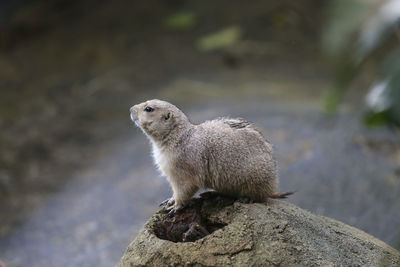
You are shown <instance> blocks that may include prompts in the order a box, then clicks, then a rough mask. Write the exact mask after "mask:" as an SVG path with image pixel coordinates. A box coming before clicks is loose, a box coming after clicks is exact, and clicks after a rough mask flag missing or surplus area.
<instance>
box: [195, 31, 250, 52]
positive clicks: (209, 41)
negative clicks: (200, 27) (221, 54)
mask: <svg viewBox="0 0 400 267" xmlns="http://www.w3.org/2000/svg"><path fill="white" fill-rule="evenodd" d="M241 36H242V29H241V28H240V27H239V26H231V27H228V28H225V29H223V30H221V31H218V32H215V33H212V34H209V35H206V36H204V37H202V38H201V39H199V40H198V41H197V48H198V49H199V50H200V51H212V50H217V49H222V48H226V47H229V46H232V45H234V44H236V43H237V42H238V41H239V40H240V38H241Z"/></svg>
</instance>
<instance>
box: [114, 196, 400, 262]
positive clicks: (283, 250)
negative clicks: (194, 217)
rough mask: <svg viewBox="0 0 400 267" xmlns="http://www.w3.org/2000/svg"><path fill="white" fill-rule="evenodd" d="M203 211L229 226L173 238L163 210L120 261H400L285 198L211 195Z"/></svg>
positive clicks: (398, 254) (356, 233) (396, 253)
mask: <svg viewBox="0 0 400 267" xmlns="http://www.w3.org/2000/svg"><path fill="white" fill-rule="evenodd" d="M222 201H224V200H222ZM201 212H202V214H203V215H204V216H206V219H207V220H208V221H209V222H212V223H216V224H226V226H225V227H223V228H221V229H218V230H216V231H214V232H213V233H211V234H210V235H207V236H206V237H204V238H202V239H199V240H197V241H195V242H185V243H182V242H178V243H174V242H171V241H168V240H162V239H160V238H158V237H157V236H156V235H155V233H154V226H155V223H156V222H157V221H160V220H162V218H163V217H164V216H165V214H164V213H163V212H162V211H160V212H158V213H156V214H155V215H154V216H153V217H152V218H151V219H150V220H149V221H148V222H147V223H146V225H145V226H144V228H143V229H142V230H141V232H140V233H139V234H138V236H137V237H136V239H135V240H134V241H133V242H132V243H131V244H130V245H129V247H128V249H127V251H126V252H125V254H124V255H123V257H122V258H121V260H120V262H119V263H118V266H119V267H123V266H226V265H233V266H400V252H399V251H398V250H396V249H394V248H392V247H390V246H389V245H387V244H386V243H384V242H382V241H380V240H378V239H376V238H374V237H372V236H371V235H369V234H367V233H365V232H363V231H361V230H358V229H356V228H354V227H351V226H349V225H346V224H344V223H341V222H339V221H336V220H333V219H330V218H327V217H323V216H317V215H314V214H312V213H310V212H308V211H305V210H303V209H300V208H298V207H296V206H294V205H292V204H290V203H287V202H285V201H277V200H271V201H270V202H269V203H268V204H260V203H255V204H243V203H240V202H235V203H233V205H227V204H225V205H222V206H221V205H218V204H215V205H214V204H213V203H210V200H207V201H204V203H203V205H202V208H201Z"/></svg>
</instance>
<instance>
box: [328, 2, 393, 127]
mask: <svg viewBox="0 0 400 267" xmlns="http://www.w3.org/2000/svg"><path fill="white" fill-rule="evenodd" d="M398 8H399V5H398V4H396V3H395V2H394V1H379V0H372V1H357V0H335V1H333V2H332V6H331V10H330V11H331V13H330V21H329V23H328V25H327V27H326V31H325V34H324V38H323V47H324V51H325V52H326V55H327V56H328V59H329V60H330V62H331V63H332V65H333V66H334V69H335V73H336V75H335V80H334V89H333V90H332V91H331V92H330V93H329V94H328V95H327V97H326V98H325V110H326V111H327V112H329V113H331V112H334V111H335V110H336V109H337V106H338V105H339V104H340V100H341V98H342V96H343V95H344V94H345V93H346V91H347V90H348V89H349V87H350V86H351V84H352V81H353V80H355V79H356V78H357V77H359V74H360V73H362V72H364V77H368V78H369V79H370V78H371V77H372V78H374V79H375V81H374V82H373V83H376V82H377V81H381V82H382V83H383V84H384V86H383V87H382V88H381V89H382V92H381V93H380V94H375V95H374V94H372V98H375V99H374V100H373V101H370V102H372V103H374V102H376V103H379V102H381V103H382V102H384V103H385V104H386V103H387V105H385V106H384V107H382V105H377V106H373V105H371V103H369V106H367V112H366V113H365V114H366V115H365V118H364V122H365V123H366V124H367V125H370V126H376V125H382V124H398V125H400V48H398V41H399V38H398V37H397V40H396V38H393V36H398V35H396V31H398V25H396V23H397V22H396V21H398V20H399V18H400V10H397V9H398ZM388 10H390V14H389V13H387V12H389V11H388ZM385 12H386V13H385ZM393 14H398V15H397V16H398V18H397V19H396V17H394V16H395V15H393ZM393 40H394V41H393ZM393 43H396V44H397V45H393ZM367 65H374V68H370V69H369V70H368V69H367V70H366V69H364V66H367ZM371 69H372V71H371ZM365 71H369V72H368V73H367V74H366V75H365ZM370 80H373V79H370ZM370 86H371V92H372V90H373V86H372V84H370ZM379 97H380V98H382V99H378V98H379ZM383 98H384V99H383ZM367 104H368V103H367Z"/></svg>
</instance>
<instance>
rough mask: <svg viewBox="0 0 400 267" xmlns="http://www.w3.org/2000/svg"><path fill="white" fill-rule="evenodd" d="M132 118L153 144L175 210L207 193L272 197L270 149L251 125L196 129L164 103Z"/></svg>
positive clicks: (138, 109) (239, 122)
mask: <svg viewBox="0 0 400 267" xmlns="http://www.w3.org/2000/svg"><path fill="white" fill-rule="evenodd" d="M146 107H151V108H153V109H154V111H151V112H146V111H145V108H146ZM131 118H132V120H133V121H134V122H135V123H136V125H137V126H139V127H140V128H141V129H142V130H143V132H144V133H145V134H146V135H147V137H148V138H149V139H150V141H151V142H152V145H153V156H154V160H155V162H156V164H157V166H158V167H159V169H160V170H161V172H162V173H163V174H164V175H165V176H166V177H167V179H168V181H169V183H170V184H171V186H172V190H173V196H172V200H174V201H175V207H174V208H180V207H182V206H184V205H185V204H186V203H187V202H188V201H189V200H190V199H191V197H192V196H193V195H194V194H195V193H196V191H197V190H198V189H204V188H210V189H214V190H215V191H217V192H220V193H223V194H227V195H231V196H235V197H248V198H250V199H252V200H254V201H256V202H264V201H266V200H267V198H268V197H273V194H274V192H275V190H276V188H277V181H278V179H277V170H276V162H275V160H274V159H273V157H272V145H271V144H270V143H269V142H268V141H267V140H266V139H265V138H264V137H263V135H262V134H261V133H260V131H259V130H257V129H256V128H255V127H254V126H253V125H252V124H251V123H249V122H247V121H245V120H243V119H240V118H238V119H232V118H218V119H215V120H211V121H206V122H204V123H202V124H199V125H194V124H192V123H190V122H189V120H188V118H187V117H186V116H185V114H184V113H183V112H182V111H180V110H179V109H178V108H177V107H175V106H174V105H172V104H170V103H168V102H165V101H161V100H149V101H146V102H144V103H141V104H138V105H135V106H133V107H132V108H131Z"/></svg>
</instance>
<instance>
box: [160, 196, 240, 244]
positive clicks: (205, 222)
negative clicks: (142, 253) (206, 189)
mask: <svg viewBox="0 0 400 267" xmlns="http://www.w3.org/2000/svg"><path fill="white" fill-rule="evenodd" d="M209 202H212V203H213V205H215V208H222V207H224V206H227V205H231V204H232V203H233V202H234V199H232V198H226V197H222V196H218V195H216V194H215V195H214V194H212V195H210V194H208V193H206V194H205V195H204V194H202V197H201V198H197V199H192V200H191V202H190V203H189V204H188V206H187V207H185V208H184V209H183V210H182V211H178V212H177V213H175V214H174V215H172V216H168V215H164V216H161V217H160V218H159V220H158V221H156V222H155V224H154V227H153V232H154V234H155V235H156V236H157V237H158V238H160V239H165V240H169V241H172V242H175V243H176V242H194V241H196V240H199V239H201V238H203V237H205V236H207V235H209V234H212V233H213V232H215V231H216V230H218V229H221V228H223V227H225V226H226V225H228V222H222V221H216V219H215V218H210V217H209V216H208V214H206V213H205V212H204V207H206V206H208V205H209V204H210V203H209ZM202 210H203V211H202Z"/></svg>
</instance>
